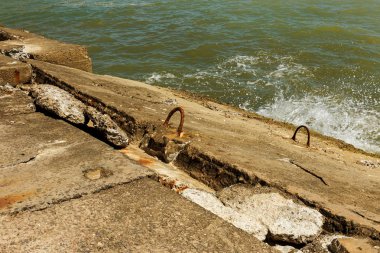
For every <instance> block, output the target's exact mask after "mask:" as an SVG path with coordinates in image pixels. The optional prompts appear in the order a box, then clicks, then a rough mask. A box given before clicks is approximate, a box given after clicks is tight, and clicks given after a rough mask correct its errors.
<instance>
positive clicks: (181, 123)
mask: <svg viewBox="0 0 380 253" xmlns="http://www.w3.org/2000/svg"><path fill="white" fill-rule="evenodd" d="M176 111H179V112H180V114H181V121H180V122H179V126H178V129H177V134H178V136H181V133H182V128H183V123H184V122H185V111H184V110H183V108H182V107H176V108H174V109H173V110H171V111H170V112H169V114H168V117H166V120H165V122H164V126H166V127H167V126H169V120H170V118H171V117H172V116H173V114H174V113H175V112H176Z"/></svg>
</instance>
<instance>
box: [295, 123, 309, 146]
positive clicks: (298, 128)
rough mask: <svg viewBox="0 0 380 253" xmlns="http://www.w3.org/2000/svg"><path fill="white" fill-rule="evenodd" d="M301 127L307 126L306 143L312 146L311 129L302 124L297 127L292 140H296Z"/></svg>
mask: <svg viewBox="0 0 380 253" xmlns="http://www.w3.org/2000/svg"><path fill="white" fill-rule="evenodd" d="M301 128H305V129H306V131H307V143H306V145H307V146H308V147H310V131H309V128H307V126H304V125H301V126H299V127H297V129H296V131H295V132H294V134H293V137H292V140H293V141H295V140H296V135H297V132H298V130H300V129H301Z"/></svg>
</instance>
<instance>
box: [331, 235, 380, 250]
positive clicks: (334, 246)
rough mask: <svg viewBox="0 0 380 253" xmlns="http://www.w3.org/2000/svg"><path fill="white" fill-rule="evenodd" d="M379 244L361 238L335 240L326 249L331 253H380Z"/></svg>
mask: <svg viewBox="0 0 380 253" xmlns="http://www.w3.org/2000/svg"><path fill="white" fill-rule="evenodd" d="M379 246H380V243H377V245H375V243H371V242H370V241H369V240H368V239H362V238H349V237H347V238H337V239H334V240H333V241H332V243H331V245H330V246H329V247H328V248H329V250H330V251H331V252H332V253H364V252H365V253H380V247H379Z"/></svg>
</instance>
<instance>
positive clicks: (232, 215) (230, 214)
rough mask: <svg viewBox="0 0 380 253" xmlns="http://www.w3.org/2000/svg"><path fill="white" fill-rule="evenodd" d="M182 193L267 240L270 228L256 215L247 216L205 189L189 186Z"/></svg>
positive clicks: (236, 225)
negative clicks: (256, 217)
mask: <svg viewBox="0 0 380 253" xmlns="http://www.w3.org/2000/svg"><path fill="white" fill-rule="evenodd" d="M181 194H182V196H184V197H185V198H187V199H188V200H190V201H192V202H194V203H196V204H198V205H199V206H201V207H203V208H204V209H206V210H208V211H210V212H212V213H213V214H215V215H217V216H219V217H220V218H222V219H224V220H226V221H228V222H230V223H232V224H233V225H234V226H235V227H238V228H240V229H242V230H244V231H246V232H248V233H250V234H252V235H253V236H255V237H256V238H257V239H259V240H261V241H263V240H265V238H266V234H267V233H268V230H267V228H266V227H265V226H264V225H263V224H262V223H261V222H260V221H259V220H257V219H255V217H254V216H246V215H244V214H242V213H239V212H237V211H236V210H234V209H232V208H230V207H227V206H224V205H223V203H222V202H221V201H220V200H219V199H218V198H217V197H215V195H213V194H211V193H208V192H205V191H201V190H197V189H191V188H189V189H185V190H184V191H182V193H181Z"/></svg>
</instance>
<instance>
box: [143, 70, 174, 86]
mask: <svg viewBox="0 0 380 253" xmlns="http://www.w3.org/2000/svg"><path fill="white" fill-rule="evenodd" d="M172 78H175V75H173V74H172V73H161V74H160V73H156V72H154V73H152V74H151V75H150V76H149V77H148V78H146V79H145V82H146V83H148V84H153V83H160V82H162V81H163V79H172Z"/></svg>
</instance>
